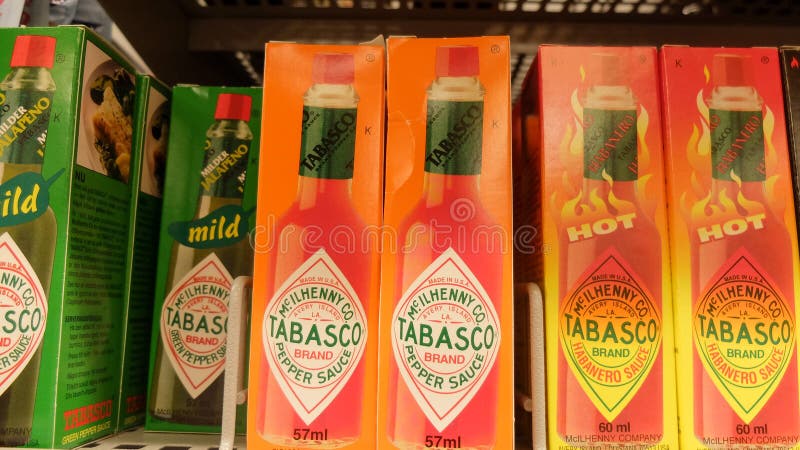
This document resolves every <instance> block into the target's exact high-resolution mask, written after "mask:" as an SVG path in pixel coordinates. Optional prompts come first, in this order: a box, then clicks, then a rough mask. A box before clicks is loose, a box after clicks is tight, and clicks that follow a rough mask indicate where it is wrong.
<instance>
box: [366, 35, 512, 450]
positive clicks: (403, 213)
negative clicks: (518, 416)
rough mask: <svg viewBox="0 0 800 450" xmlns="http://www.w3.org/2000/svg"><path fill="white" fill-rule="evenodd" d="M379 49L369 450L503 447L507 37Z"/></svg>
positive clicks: (506, 419)
mask: <svg viewBox="0 0 800 450" xmlns="http://www.w3.org/2000/svg"><path fill="white" fill-rule="evenodd" d="M388 48H389V55H388V67H389V69H388V94H387V95H388V96H387V110H388V140H387V152H386V192H385V201H386V206H385V209H384V221H385V228H386V230H387V233H386V234H385V236H384V246H383V254H382V262H381V286H382V287H381V289H382V293H381V330H380V331H381V337H380V346H381V347H380V351H379V354H380V358H381V360H380V365H379V379H380V384H379V387H378V427H377V428H378V442H377V448H379V449H392V448H403V449H410V448H497V449H501V448H503V449H507V448H512V442H513V432H514V417H513V414H514V413H513V398H514V394H513V383H512V382H511V380H512V379H513V345H514V333H513V323H512V321H513V315H512V309H513V280H512V251H511V246H512V242H511V234H512V232H511V231H512V216H511V214H512V213H511V205H512V198H511V123H510V121H511V100H510V89H509V73H508V68H509V41H508V37H476V38H460V39H417V38H390V39H389V47H388Z"/></svg>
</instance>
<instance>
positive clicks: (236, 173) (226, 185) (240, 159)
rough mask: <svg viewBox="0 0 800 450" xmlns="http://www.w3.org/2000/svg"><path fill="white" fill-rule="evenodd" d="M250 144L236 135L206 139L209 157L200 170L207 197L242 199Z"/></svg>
mask: <svg viewBox="0 0 800 450" xmlns="http://www.w3.org/2000/svg"><path fill="white" fill-rule="evenodd" d="M249 152H250V141H249V140H247V139H239V138H236V137H232V136H222V137H212V138H208V139H206V157H205V160H204V161H203V167H202V168H201V169H200V185H201V187H202V191H203V194H205V195H211V196H213V197H223V198H242V196H243V194H244V180H245V172H246V171H247V155H248V153H249Z"/></svg>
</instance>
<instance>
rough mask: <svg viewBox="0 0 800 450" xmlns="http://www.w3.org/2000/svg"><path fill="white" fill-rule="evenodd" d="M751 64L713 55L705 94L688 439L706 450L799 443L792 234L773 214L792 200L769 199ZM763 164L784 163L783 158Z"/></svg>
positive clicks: (765, 141)
mask: <svg viewBox="0 0 800 450" xmlns="http://www.w3.org/2000/svg"><path fill="white" fill-rule="evenodd" d="M756 64H757V62H756V61H754V60H753V58H751V57H749V56H746V55H741V54H727V53H718V54H715V55H714V56H713V63H712V66H711V85H710V86H709V88H707V89H706V90H705V94H706V95H705V100H706V103H707V106H708V129H709V130H710V146H711V155H710V159H709V160H708V161H707V164H708V170H710V173H711V180H710V189H709V190H708V196H706V197H705V198H704V199H701V200H700V201H699V202H698V203H697V204H696V205H695V209H694V211H693V212H695V213H696V214H695V215H694V216H693V217H694V218H701V220H700V221H698V223H694V224H692V225H693V226H692V228H693V229H690V239H691V241H690V242H691V249H692V251H691V267H692V268H693V270H692V298H693V305H694V306H693V309H694V316H693V318H692V328H693V331H694V337H695V339H694V343H695V347H696V351H695V352H694V358H693V359H694V371H693V373H694V386H693V388H694V392H695V394H694V396H695V397H694V404H693V407H694V433H695V435H696V436H697V438H698V439H699V440H702V441H703V442H708V443H709V444H710V446H713V447H726V448H730V447H733V446H737V445H743V446H749V445H752V443H751V441H750V440H748V438H750V437H752V438H755V437H758V436H757V435H766V434H769V435H771V436H775V437H781V439H782V440H781V441H780V443H781V445H782V446H785V447H789V446H792V445H795V444H797V443H798V441H799V440H800V407H799V406H798V379H797V356H796V355H795V347H796V341H795V326H796V325H795V320H796V316H795V296H794V294H795V287H794V283H795V281H794V277H793V267H794V264H795V263H794V260H795V259H796V256H795V255H796V254H795V253H794V252H793V251H792V247H793V246H792V238H791V237H790V230H792V232H793V230H794V227H791V228H788V227H787V225H786V224H785V222H784V217H783V211H785V210H786V209H787V208H783V207H781V208H776V207H775V206H774V204H775V202H776V200H777V199H778V198H779V197H777V196H778V195H781V196H790V192H785V193H780V194H779V193H777V192H775V193H772V194H770V193H768V192H769V189H770V187H769V184H770V182H771V181H770V179H771V178H773V177H774V172H775V169H774V166H773V164H774V162H770V161H767V159H766V154H767V152H768V151H769V152H775V149H774V147H773V148H771V149H770V150H767V146H772V145H773V144H772V143H771V142H770V141H769V138H770V136H769V135H766V136H765V127H767V126H768V125H766V124H767V123H769V122H772V119H771V118H770V117H769V116H771V115H772V111H771V110H770V109H769V107H765V105H764V100H763V99H762V97H761V95H760V94H759V92H758V90H757V89H756V87H755V81H754V78H755V74H754V71H753V70H754V69H753V68H754V66H755V65H756ZM765 111H766V112H765ZM778 114H781V113H780V112H779V113H778ZM770 134H771V133H770ZM770 156H771V157H772V158H775V157H776V156H777V157H779V158H782V159H783V164H787V163H786V159H787V157H788V155H787V154H786V151H785V150H784V151H783V152H782V153H779V154H778V155H775V154H773V155H770ZM780 198H783V197H780ZM788 209H789V210H791V207H789V208H788ZM731 436H734V437H736V438H737V439H736V440H734V441H725V439H727V438H729V437H731Z"/></svg>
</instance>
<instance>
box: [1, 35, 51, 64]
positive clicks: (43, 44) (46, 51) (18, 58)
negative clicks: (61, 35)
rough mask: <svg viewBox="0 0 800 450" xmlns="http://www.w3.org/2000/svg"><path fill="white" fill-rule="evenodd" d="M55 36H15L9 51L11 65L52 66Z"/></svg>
mask: <svg viewBox="0 0 800 450" xmlns="http://www.w3.org/2000/svg"><path fill="white" fill-rule="evenodd" d="M55 53H56V38H54V37H51V36H31V35H26V36H17V40H16V41H15V42H14V51H13V52H12V53H11V67H46V68H48V69H52V68H53V56H54V55H55Z"/></svg>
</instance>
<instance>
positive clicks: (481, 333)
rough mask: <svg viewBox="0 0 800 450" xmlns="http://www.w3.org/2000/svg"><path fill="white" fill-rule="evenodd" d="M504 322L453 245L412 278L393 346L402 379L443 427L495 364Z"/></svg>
mask: <svg viewBox="0 0 800 450" xmlns="http://www.w3.org/2000/svg"><path fill="white" fill-rule="evenodd" d="M499 324H500V321H499V319H498V316H497V311H496V310H495V307H494V304H493V303H492V299H491V298H489V294H487V293H486V291H485V290H484V288H483V286H482V285H481V283H480V281H479V280H478V278H477V277H476V276H475V274H474V273H472V271H471V270H470V269H469V267H467V265H466V263H464V261H463V260H462V259H461V257H460V256H459V255H458V253H456V252H455V251H454V250H453V249H452V248H448V249H447V251H445V252H444V253H442V254H441V255H440V256H439V257H438V258H436V260H435V261H433V263H431V265H429V266H428V267H427V268H426V269H425V270H424V271H423V272H422V273H421V274H420V275H419V276H418V277H417V279H416V280H414V281H413V282H412V283H411V285H410V286H409V287H408V289H407V290H406V291H405V293H404V294H403V296H402V298H400V300H399V301H398V303H397V306H396V307H395V310H394V315H393V316H392V323H391V326H392V350H393V352H394V358H395V362H396V363H397V366H398V368H399V372H400V375H401V376H402V378H403V381H404V382H405V383H406V386H408V389H409V391H411V394H412V395H413V396H414V399H415V400H416V401H417V404H418V405H419V407H420V409H422V411H423V412H424V413H425V415H426V416H427V417H428V420H429V421H430V422H431V424H433V426H434V427H436V429H437V430H439V431H442V430H444V429H445V428H447V426H448V425H449V424H450V422H452V421H453V419H455V418H456V417H458V415H459V414H460V413H461V411H462V410H463V409H464V408H465V407H466V406H467V405H468V404H469V402H470V400H472V398H473V397H474V396H475V394H476V393H477V392H478V390H479V389H480V388H481V386H482V385H483V382H484V381H486V377H487V376H488V375H489V372H490V371H491V370H492V367H494V364H495V361H496V359H497V353H498V350H499V348H500V326H499Z"/></svg>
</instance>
